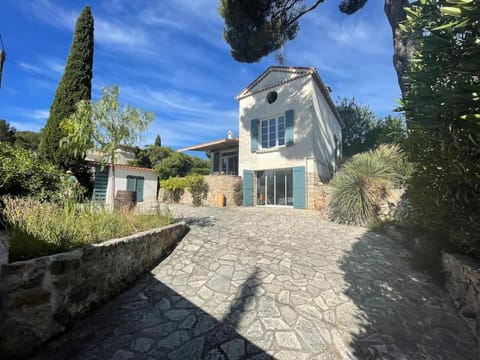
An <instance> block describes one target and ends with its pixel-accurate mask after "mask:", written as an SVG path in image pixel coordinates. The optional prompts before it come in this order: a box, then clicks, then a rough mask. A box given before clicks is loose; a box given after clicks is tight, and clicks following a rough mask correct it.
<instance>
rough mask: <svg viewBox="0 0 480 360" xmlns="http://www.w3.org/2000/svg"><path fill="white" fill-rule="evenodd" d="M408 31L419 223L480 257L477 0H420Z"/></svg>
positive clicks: (407, 99) (412, 186) (413, 187)
mask: <svg viewBox="0 0 480 360" xmlns="http://www.w3.org/2000/svg"><path fill="white" fill-rule="evenodd" d="M409 15H410V16H409V20H408V22H407V23H406V24H405V26H404V30H405V31H406V32H407V34H409V35H411V34H417V36H420V38H419V44H418V52H416V53H415V56H414V61H412V62H411V67H410V69H409V71H408V73H407V74H406V77H405V80H406V81H408V90H407V91H406V93H405V94H404V97H403V110H404V111H405V114H406V116H407V127H408V140H407V146H406V150H407V153H408V155H409V157H410V159H411V160H412V161H414V162H415V163H416V171H415V172H414V173H413V176H412V178H411V180H410V183H409V193H410V198H411V202H412V205H413V208H414V211H415V214H414V217H413V219H414V221H415V222H416V223H417V224H418V225H420V226H422V227H423V228H426V229H429V230H433V231H435V232H440V233H443V234H444V235H445V236H446V237H447V238H448V239H450V240H451V241H452V242H453V243H454V244H456V245H457V246H458V247H460V248H461V249H462V250H463V251H465V252H470V253H476V254H477V255H480V196H479V195H478V190H479V184H480V96H479V91H478V89H479V88H480V78H479V76H478V74H480V62H479V59H480V46H479V44H478V39H479V38H480V27H479V18H480V0H464V1H452V0H439V1H438V0H435V1H433V0H422V1H419V2H418V3H416V4H414V5H413V6H412V7H411V9H410V11H409Z"/></svg>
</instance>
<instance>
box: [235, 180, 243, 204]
mask: <svg viewBox="0 0 480 360" xmlns="http://www.w3.org/2000/svg"><path fill="white" fill-rule="evenodd" d="M233 202H234V203H235V205H237V206H240V205H242V203H243V182H242V180H238V181H237V182H236V183H235V184H234V185H233Z"/></svg>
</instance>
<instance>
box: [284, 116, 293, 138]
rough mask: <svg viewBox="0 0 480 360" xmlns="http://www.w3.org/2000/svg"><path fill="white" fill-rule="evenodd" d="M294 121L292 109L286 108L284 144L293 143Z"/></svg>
mask: <svg viewBox="0 0 480 360" xmlns="http://www.w3.org/2000/svg"><path fill="white" fill-rule="evenodd" d="M293 130H294V121H293V110H287V111H286V112H285V145H286V146H291V145H293V137H294V131H293Z"/></svg>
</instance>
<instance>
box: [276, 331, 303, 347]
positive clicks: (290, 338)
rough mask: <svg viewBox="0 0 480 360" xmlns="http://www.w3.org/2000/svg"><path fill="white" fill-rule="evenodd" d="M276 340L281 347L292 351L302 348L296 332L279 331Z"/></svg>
mask: <svg viewBox="0 0 480 360" xmlns="http://www.w3.org/2000/svg"><path fill="white" fill-rule="evenodd" d="M275 339H276V341H277V344H278V345H279V346H281V347H284V348H290V349H301V348H302V345H300V342H299V341H298V339H297V336H296V335H295V333H294V332H283V331H278V332H276V333H275Z"/></svg>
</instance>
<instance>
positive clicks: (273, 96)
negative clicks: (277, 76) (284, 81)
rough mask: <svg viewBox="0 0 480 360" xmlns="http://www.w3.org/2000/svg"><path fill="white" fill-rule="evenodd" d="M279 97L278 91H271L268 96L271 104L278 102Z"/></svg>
mask: <svg viewBox="0 0 480 360" xmlns="http://www.w3.org/2000/svg"><path fill="white" fill-rule="evenodd" d="M277 97H278V94H277V92H276V91H270V92H269V93H268V94H267V101H268V103H269V104H273V103H274V102H275V100H277Z"/></svg>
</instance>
